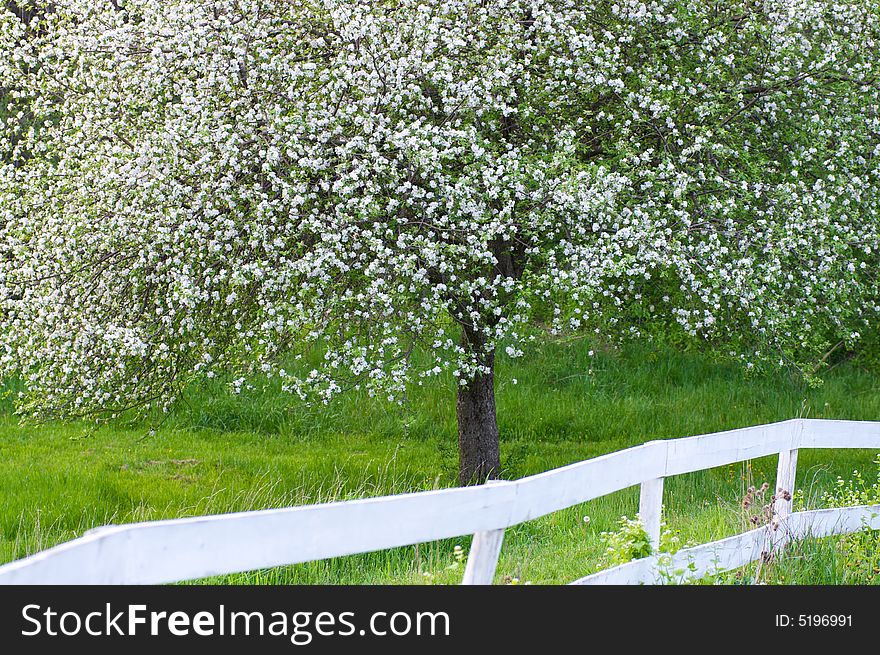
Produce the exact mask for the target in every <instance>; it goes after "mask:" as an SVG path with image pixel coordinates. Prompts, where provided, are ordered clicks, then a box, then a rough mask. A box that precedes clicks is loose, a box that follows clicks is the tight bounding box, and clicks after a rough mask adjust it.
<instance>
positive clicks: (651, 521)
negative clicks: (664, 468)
mask: <svg viewBox="0 0 880 655" xmlns="http://www.w3.org/2000/svg"><path fill="white" fill-rule="evenodd" d="M662 511H663V478H654V479H653V480H645V481H644V482H642V485H641V489H640V491H639V519H641V521H642V526H644V528H645V532H647V533H648V538H649V539H650V541H651V546H652V547H653V548H654V550H657V549H658V548H659V547H660V521H661V520H662V516H661V514H662Z"/></svg>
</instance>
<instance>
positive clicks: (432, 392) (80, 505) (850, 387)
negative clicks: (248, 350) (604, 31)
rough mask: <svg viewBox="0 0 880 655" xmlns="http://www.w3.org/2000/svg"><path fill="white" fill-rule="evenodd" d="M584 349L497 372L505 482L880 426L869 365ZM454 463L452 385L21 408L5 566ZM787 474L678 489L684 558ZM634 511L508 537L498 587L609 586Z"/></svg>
mask: <svg viewBox="0 0 880 655" xmlns="http://www.w3.org/2000/svg"><path fill="white" fill-rule="evenodd" d="M588 350H589V348H588V346H587V345H586V344H585V343H584V342H578V341H574V342H568V343H546V344H544V345H542V346H540V348H539V349H538V351H537V352H536V353H534V354H533V355H532V356H529V357H527V358H525V359H523V360H514V361H510V360H502V361H500V362H499V366H500V371H499V375H498V411H499V421H500V426H501V432H502V460H503V466H504V468H505V477H507V478H517V477H522V476H525V475H529V474H533V473H537V472H540V471H545V470H548V469H551V468H554V467H558V466H562V465H564V464H569V463H572V462H576V461H579V460H583V459H587V458H590V457H595V456H597V455H600V454H603V453H607V452H610V451H614V450H619V449H621V448H626V447H628V446H632V445H635V444H638V443H641V442H644V441H647V440H650V439H658V438H675V437H681V436H688V435H694V434H701V433H706V432H713V431H717V430H723V429H729V428H735V427H741V426H747V425H754V424H758V423H766V422H770V421H775V420H781V419H786V418H792V417H796V416H809V417H814V418H846V419H868V420H874V419H878V418H880V392H878V386H877V377H876V375H874V374H873V373H872V372H871V371H866V370H862V369H860V368H859V367H857V366H855V365H853V364H844V365H841V366H839V367H837V368H835V369H834V370H833V371H831V372H830V373H829V374H828V376H827V379H826V382H825V384H824V385H822V386H821V387H819V388H815V389H809V388H806V387H805V386H803V385H802V384H801V383H799V382H798V381H797V380H795V379H793V378H792V377H790V376H789V375H788V374H787V373H785V372H779V373H777V374H774V375H772V376H760V377H752V378H747V377H744V375H743V372H742V369H740V368H737V367H735V366H731V365H726V364H718V363H713V362H711V361H709V360H708V359H707V358H706V357H705V356H702V355H699V354H695V353H681V352H676V351H674V350H672V349H668V348H659V349H651V348H650V347H648V346H630V347H627V348H626V349H624V350H623V351H620V352H616V351H604V352H600V353H598V354H597V355H596V356H594V357H590V356H589V355H588ZM514 379H516V380H517V383H516V384H515V383H514V382H513V380H514ZM875 456H876V453H875V452H865V451H824V452H821V451H813V452H804V453H803V454H802V455H801V458H800V461H799V468H798V485H799V486H800V487H801V488H803V489H804V490H805V492H806V496H807V503H808V505H810V504H812V503H814V502H815V499H816V498H818V496H819V494H820V493H821V492H822V491H823V490H826V489H828V488H830V486H831V485H832V484H833V481H834V480H835V479H836V478H837V476H838V475H840V476H844V477H846V476H848V475H849V474H850V473H851V472H852V470H853V469H855V468H858V469H862V470H864V471H866V472H868V471H871V469H872V463H871V461H872V459H873V458H874V457H875ZM456 465H457V454H456V431H455V410H454V397H453V387H452V385H451V382H450V380H448V379H447V380H442V379H441V380H439V381H437V382H436V383H435V384H433V385H432V386H426V387H420V388H418V389H416V390H414V391H413V392H412V393H411V395H410V396H409V398H407V401H406V404H405V405H404V406H398V405H396V404H389V403H384V402H382V401H378V400H374V399H369V398H367V397H366V396H364V395H359V394H351V395H348V396H346V397H344V398H342V399H341V400H339V401H338V402H336V403H334V404H332V405H331V406H329V407H322V408H319V409H310V408H308V407H306V406H304V405H303V404H301V403H299V402H298V401H296V400H294V399H293V398H291V397H289V396H286V395H283V394H282V393H281V392H280V391H278V390H277V389H275V388H273V387H272V386H271V385H270V386H269V388H267V389H265V390H263V391H260V392H253V393H251V394H250V395H244V396H234V395H232V394H230V393H229V392H227V390H226V388H225V387H224V386H223V385H222V384H219V383H218V384H216V385H213V386H205V387H200V388H197V389H192V390H191V391H190V393H189V394H188V396H187V402H186V403H185V404H181V406H180V407H179V408H178V409H177V410H176V411H175V412H174V413H173V414H172V415H171V416H169V417H168V418H167V420H165V421H164V423H163V424H162V425H161V426H159V427H157V428H156V430H155V432H151V431H150V426H149V425H148V424H146V423H139V422H136V421H127V422H122V421H120V422H119V423H117V424H113V425H109V426H103V427H100V428H98V429H94V428H92V427H90V426H88V425H86V424H62V423H50V424H46V425H39V426H31V425H26V426H22V425H20V424H19V420H18V418H17V417H15V416H13V415H12V412H11V408H10V406H9V405H8V404H7V405H3V407H2V412H0V562H5V561H9V560H12V559H15V558H19V557H22V556H25V555H27V554H29V553H33V552H35V551H37V550H40V549H44V548H47V547H49V546H52V545H54V544H57V543H59V542H61V541H65V540H68V539H71V538H73V537H76V536H78V535H80V534H82V532H83V531H85V530H87V529H89V528H92V527H95V526H99V525H104V524H108V523H125V522H132V521H142V520H151V519H159V518H170V517H181V516H193V515H199V514H210V513H220V512H228V511H234V510H249V509H261V508H269V507H279V506H285V505H297V504H304V503H317V502H324V501H329V500H337V499H351V498H360V497H367V496H377V495H383V494H389V493H400V492H407V491H415V490H423V489H433V488H440V487H446V486H453V485H454V484H455V471H456ZM774 478H775V459H774V458H767V459H762V460H756V461H753V462H750V463H746V464H742V465H735V466H728V467H723V468H720V469H714V470H711V471H703V472H700V473H695V474H690V475H684V476H679V477H676V478H672V479H670V480H668V481H667V486H666V489H667V493H666V517H667V522H668V524H669V527H670V528H672V529H673V530H675V531H678V532H680V538H681V540H682V542H687V541H689V540H693V541H695V542H705V541H709V540H712V539H716V538H720V537H722V536H725V535H728V534H733V533H735V532H739V531H741V530H742V529H743V528H744V526H743V517H742V515H741V511H740V508H739V499H740V498H741V497H742V495H743V493H744V491H745V489H746V488H747V487H748V486H749V485H750V484H755V485H760V484H761V483H762V482H764V481H767V482H769V483H771V484H772V483H773V482H774ZM637 504H638V490H637V489H629V490H626V491H624V492H620V493H617V494H614V495H611V496H608V497H606V498H602V499H599V500H597V501H594V502H591V503H587V504H585V505H582V506H578V507H574V508H571V509H569V510H567V511H563V512H558V513H556V514H553V515H551V516H548V517H544V518H542V519H539V520H536V521H532V522H530V523H527V524H524V525H521V526H518V527H516V528H514V529H511V530H509V531H508V532H507V534H506V536H505V542H504V548H503V550H502V555H501V561H500V564H499V567H498V581H499V582H502V581H510V580H513V579H515V580H518V581H519V582H520V583H526V582H531V583H534V584H542V583H563V582H567V581H570V580H572V579H574V578H577V577H580V576H582V575H585V574H586V573H589V572H591V571H593V570H595V569H596V567H597V566H598V564H599V561H600V557H601V555H602V551H603V543H602V539H601V533H602V532H603V531H607V530H613V529H614V528H615V526H616V523H617V520H618V519H619V518H620V517H621V516H622V515H628V516H634V514H635V513H636V511H637ZM585 517H589V519H588V520H585ZM456 545H460V546H462V547H463V548H464V550H465V551H467V549H468V547H469V538H467V537H462V538H460V539H452V540H447V541H443V542H438V543H431V544H422V545H420V546H413V547H408V548H400V549H396V550H391V551H383V552H380V553H373V554H367V555H360V556H354V557H346V558H339V559H335V560H331V561H325V562H316V563H309V564H304V565H298V566H292V567H285V568H282V569H273V570H269V571H260V572H252V573H246V574H239V575H233V576H229V577H226V578H223V579H222V580H211V582H216V581H221V582H229V583H333V584H336V583H357V584H360V583H425V582H435V583H455V582H458V581H459V579H460V577H461V574H462V572H463V564H462V563H461V562H459V561H457V560H456V558H455V556H454V554H453V549H454V547H455V546H456ZM826 569H827V570H826V571H825V572H824V573H822V572H814V573H812V574H811V575H813V579H812V580H811V581H812V582H816V583H818V582H828V583H836V582H840V581H841V577H840V574H839V573H836V572H835V570H836V569H835V567H826ZM823 570H824V569H823Z"/></svg>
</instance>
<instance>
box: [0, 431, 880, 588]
mask: <svg viewBox="0 0 880 655" xmlns="http://www.w3.org/2000/svg"><path fill="white" fill-rule="evenodd" d="M802 448H870V449H877V450H880V422H865V421H828V420H818V419H793V420H790V421H783V422H780V423H772V424H769V425H759V426H755V427H749V428H742V429H738V430H729V431H727V432H718V433H715V434H709V435H703V436H699V437H687V438H684V439H672V440H666V441H651V442H648V443H645V444H643V445H641V446H636V447H635V448H628V449H626V450H621V451H618V452H615V453H611V454H608V455H604V456H602V457H597V458H595V459H590V460H587V461H584V462H580V463H577V464H572V465H570V466H565V467H562V468H559V469H555V470H552V471H548V472H546V473H541V474H539V475H533V476H531V477H527V478H522V479H520V480H515V481H498V482H493V483H491V484H486V485H482V486H478V487H465V488H454V489H444V490H439V491H426V492H421V493H413V494H404V495H398V496H386V497H382V498H371V499H365V500H354V501H348V502H337V503H328V504H323V505H309V506H303V507H290V508H284V509H271V510H262V511H254V512H242V513H236V514H222V515H217V516H201V517H196V518H186V519H176V520H169V521H151V522H148V523H134V524H130V525H120V526H108V527H103V528H97V529H95V530H90V531H89V532H87V533H86V534H85V535H84V536H83V537H81V538H79V539H75V540H73V541H70V542H67V543H65V544H61V545H60V546H56V547H54V548H51V549H49V550H46V551H43V552H40V553H37V554H35V555H32V556H30V557H27V558H25V559H22V560H18V561H16V562H11V563H9V564H6V565H4V566H0V584H155V583H166V582H176V581H180V580H190V579H195V578H203V577H209V576H216V575H222V574H228V573H235V572H240V571H249V570H254V569H262V568H268V567H273V566H283V565H288V564H297V563H300V562H307V561H311V560H320V559H326V558H330V557H339V556H342V555H353V554H356V553H366V552H371V551H376V550H382V549H385V548H394V547H398V546H407V545H411V544H416V543H421V542H426V541H434V540H438V539H445V538H450V537H458V536H462V535H467V534H473V535H474V537H473V544H472V546H471V549H470V555H469V558H468V562H467V567H466V568H465V574H464V580H463V583H464V584H490V583H491V582H492V580H493V577H494V574H495V567H496V564H497V562H498V556H499V553H500V551H501V545H502V540H503V536H504V530H505V529H506V528H509V527H511V526H514V525H517V524H519V523H523V522H524V521H529V520H531V519H534V518H537V517H540V516H544V515H545V514H550V513H552V512H555V511H558V510H561V509H565V508H567V507H571V506H573V505H577V504H580V503H584V502H586V501H589V500H592V499H594V498H598V497H600V496H604V495H606V494H610V493H613V492H615V491H619V490H621V489H625V488H627V487H631V486H634V485H641V495H640V511H639V514H640V516H641V519H642V521H643V523H644V525H645V527H646V529H647V531H648V534H649V535H650V536H651V539H652V540H653V541H654V542H656V541H657V540H658V538H659V534H660V513H661V507H662V499H663V480H664V479H665V478H667V477H669V476H672V475H679V474H682V473H689V472H693V471H700V470H703V469H709V468H713V467H716V466H724V465H726V464H732V463H734V462H742V461H746V460H750V459H754V458H757V457H764V456H767V455H774V454H778V455H779V465H778V470H777V482H776V487H777V488H784V489H786V490H788V491H789V492H793V491H794V482H795V472H796V466H797V453H798V450H800V449H802ZM789 512H790V503H784V502H778V503H777V513H778V517H779V518H780V519H781V524H780V527H779V528H778V529H777V530H775V531H773V530H769V529H767V528H760V529H757V530H753V531H751V532H746V533H744V534H740V535H737V536H734V537H730V538H728V539H722V540H720V541H716V542H713V543H710V544H704V545H702V546H698V547H696V548H690V549H686V550H681V551H679V552H678V553H676V554H675V556H674V557H672V558H671V561H670V560H669V559H668V557H667V560H665V561H664V560H661V559H658V558H657V557H649V558H646V559H640V560H636V561H634V562H630V563H628V564H624V565H621V566H618V567H615V568H612V569H608V570H605V571H600V572H599V573H594V574H593V575H589V576H587V577H584V578H581V579H580V580H577V581H575V582H574V583H573V584H607V583H616V584H621V583H628V584H629V583H639V582H646V583H654V582H662V581H663V572H664V571H666V572H668V571H674V570H676V569H679V568H687V567H688V566H689V569H688V570H689V571H690V573H691V574H694V575H702V574H704V573H711V572H720V571H724V570H730V569H732V568H736V567H739V566H742V565H744V564H746V563H748V562H751V561H754V560H756V559H757V558H758V557H760V556H761V553H762V552H765V551H766V550H767V549H768V547H770V546H773V545H775V544H778V543H779V542H781V541H784V540H787V539H791V538H798V537H802V536H805V535H810V534H811V535H814V536H826V535H831V534H844V533H849V532H854V531H856V530H859V529H862V528H863V527H864V526H867V527H870V528H872V529H878V528H880V505H875V506H861V507H848V508H842V509H828V510H817V511H811V512H799V513H795V514H790V513H789Z"/></svg>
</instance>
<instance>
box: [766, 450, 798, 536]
mask: <svg viewBox="0 0 880 655" xmlns="http://www.w3.org/2000/svg"><path fill="white" fill-rule="evenodd" d="M797 458H798V451H797V449H794V450H783V451H781V452H780V453H779V461H778V463H777V465H776V489H775V490H774V494H775V495H776V502H775V505H774V507H775V509H776V517H775V520H774V524H773V526H772V531H773V534H771V539H772V541H773V545H774V547H776V548H779V549H781V548H782V547H783V546H784V545H785V543H786V542H787V541H789V534H788V532H789V530H788V523H787V521H786V520H785V519H786V518H787V517H788V515H789V514H791V505H792V502H791V499H792V497H793V496H794V478H795V473H796V471H797ZM783 493H787V494H788V496H789V499H788V500H786V499H785V498H784V497H783Z"/></svg>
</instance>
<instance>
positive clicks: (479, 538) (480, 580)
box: [461, 530, 504, 585]
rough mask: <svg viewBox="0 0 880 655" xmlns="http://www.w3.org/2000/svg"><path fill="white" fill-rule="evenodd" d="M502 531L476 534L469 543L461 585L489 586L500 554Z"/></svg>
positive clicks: (502, 538) (493, 577)
mask: <svg viewBox="0 0 880 655" xmlns="http://www.w3.org/2000/svg"><path fill="white" fill-rule="evenodd" d="M503 540H504V530H490V531H488V532H478V533H477V534H475V535H474V539H473V542H472V543H471V552H470V553H469V554H468V561H467V566H466V567H465V570H464V578H463V579H462V581H461V583H462V584H465V585H473V584H478V585H489V584H492V580H494V579H495V568H496V567H497V566H498V556H499V555H500V554H501V542H502V541H503Z"/></svg>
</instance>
